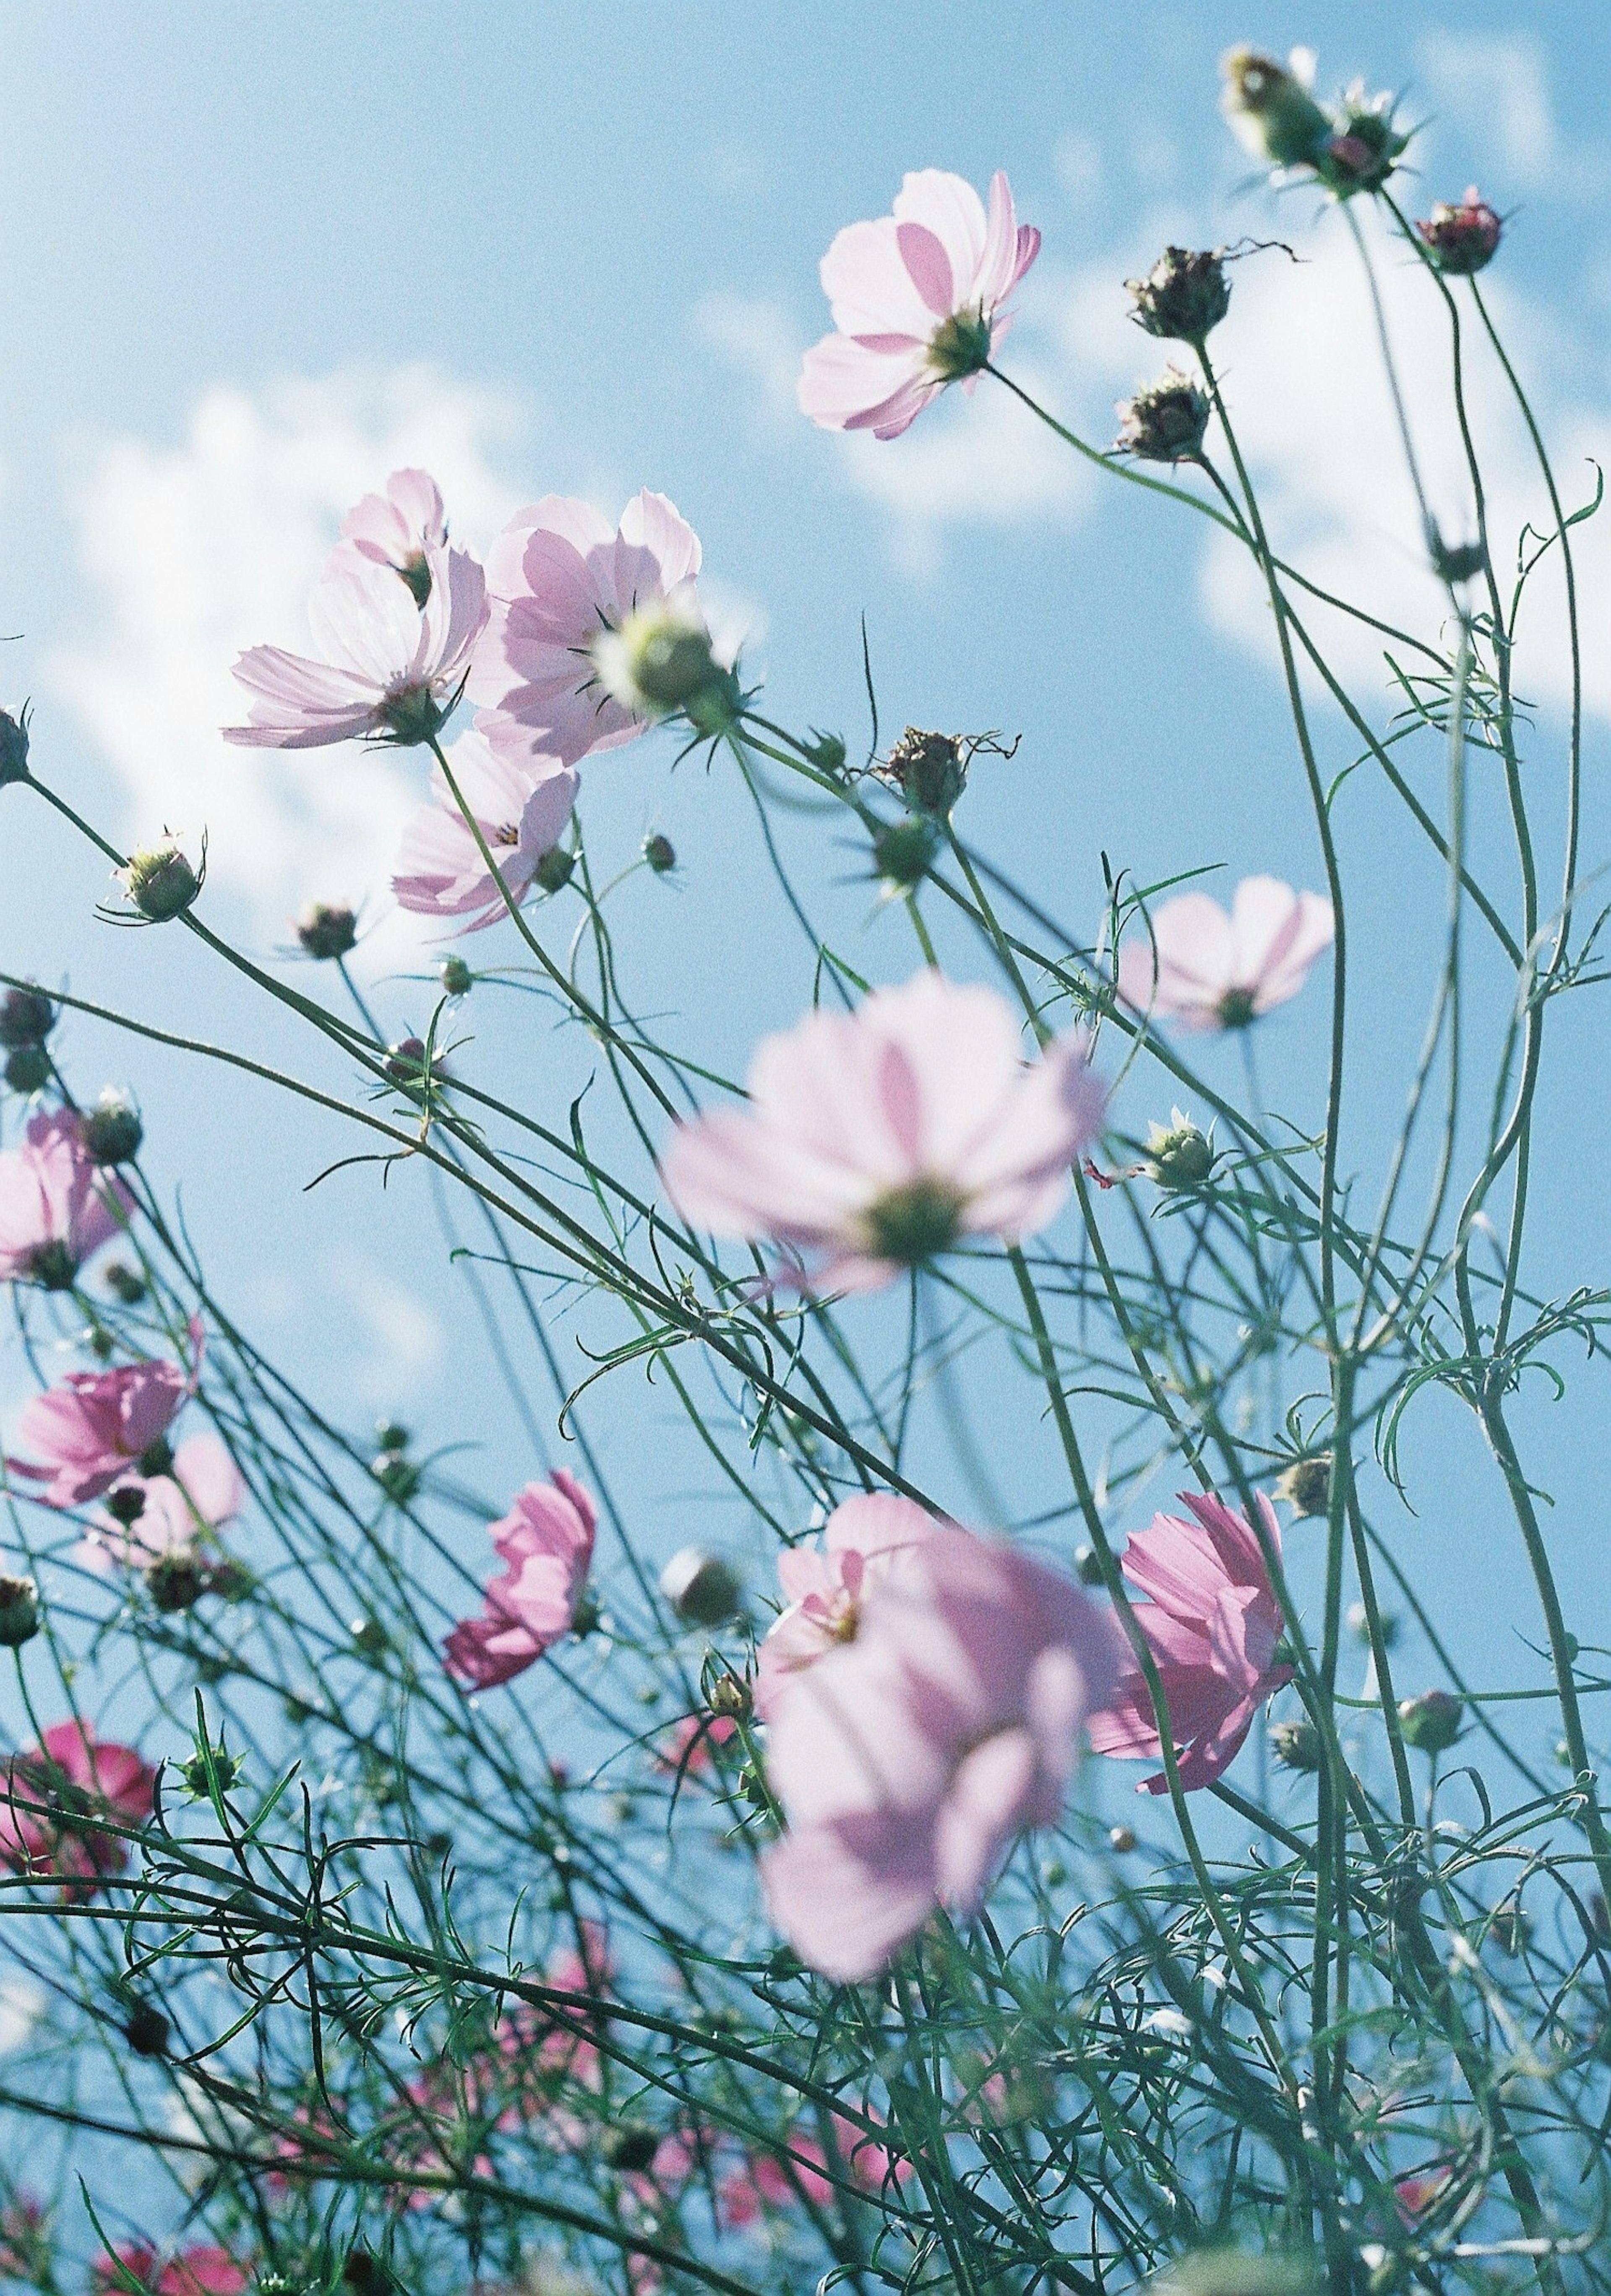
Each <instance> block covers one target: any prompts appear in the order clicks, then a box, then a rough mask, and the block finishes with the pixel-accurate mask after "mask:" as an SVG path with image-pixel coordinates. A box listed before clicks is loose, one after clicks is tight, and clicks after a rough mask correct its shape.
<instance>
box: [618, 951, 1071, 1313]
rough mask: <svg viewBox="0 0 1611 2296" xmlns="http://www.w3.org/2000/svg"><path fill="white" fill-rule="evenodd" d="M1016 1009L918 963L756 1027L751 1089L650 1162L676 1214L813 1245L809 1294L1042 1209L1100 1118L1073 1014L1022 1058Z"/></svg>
mask: <svg viewBox="0 0 1611 2296" xmlns="http://www.w3.org/2000/svg"><path fill="white" fill-rule="evenodd" d="M1019 1046H1020V1039H1019V1032H1018V1023H1017V1021H1015V1020H1014V1018H1013V1015H1012V1011H1011V1008H1010V1006H1009V1005H1007V1004H1006V1002H1005V1001H1004V999H1003V998H1002V997H1000V996H996V995H995V993H994V990H992V989H988V988H958V987H956V986H954V985H953V983H952V982H951V981H948V980H945V979H943V978H942V976H941V975H940V974H939V973H937V972H920V973H919V974H918V975H917V976H916V978H915V979H914V980H910V981H908V982H907V984H906V986H905V987H904V988H880V989H878V990H875V991H874V993H873V994H872V995H871V996H869V997H868V998H867V1000H866V1002H865V1003H864V1004H863V1005H861V1007H860V1008H859V1009H858V1010H857V1011H856V1012H855V1013H850V1014H847V1015H846V1014H841V1013H811V1014H810V1015H809V1016H808V1017H807V1018H806V1020H804V1021H800V1022H799V1024H798V1025H797V1027H796V1028H794V1029H790V1030H789V1033H788V1035H787V1036H779V1037H767V1038H766V1039H765V1042H764V1043H763V1044H762V1045H761V1046H759V1048H758V1050H757V1051H756V1055H755V1058H754V1060H753V1061H752V1062H751V1063H750V1069H749V1079H748V1083H749V1104H748V1107H746V1108H724V1109H717V1110H716V1111H712V1112H711V1113H710V1114H708V1115H705V1116H701V1117H699V1118H697V1119H695V1120H694V1121H692V1122H691V1123H688V1124H683V1125H681V1126H679V1128H677V1130H676V1131H675V1132H674V1133H673V1135H672V1136H671V1139H670V1141H669V1143H668V1144H667V1146H666V1153H665V1156H664V1158H663V1160H662V1162H661V1176H662V1177H663V1179H664V1180H665V1183H666V1193H668V1194H669V1196H670V1197H671V1200H672V1201H673V1203H674V1204H675V1206H676V1208H677V1210H678V1211H679V1212H680V1213H681V1214H682V1216H683V1218H684V1219H685V1220H687V1221H689V1222H690V1223H691V1225H692V1226H696V1227H701V1228H707V1229H708V1230H709V1231H710V1232H711V1233H712V1234H716V1235H731V1236H743V1237H746V1238H759V1237H763V1236H765V1237H770V1238H771V1239H772V1240H773V1242H777V1243H780V1244H782V1245H784V1246H785V1247H786V1248H787V1249H788V1250H789V1251H791V1252H793V1253H795V1254H799V1253H801V1252H811V1253H815V1254H821V1255H822V1259H821V1264H820V1265H819V1266H818V1267H816V1268H815V1270H814V1272H797V1275H796V1276H795V1279H794V1280H797V1281H798V1282H800V1283H804V1284H806V1285H807V1286H808V1287H809V1288H810V1289H812V1290H814V1291H828V1290H832V1291H838V1292H861V1291H870V1290H871V1289H873V1288H875V1287H876V1286H877V1285H879V1284H880V1283H888V1282H889V1281H890V1280H891V1278H892V1277H893V1276H895V1275H896V1274H897V1273H898V1272H899V1270H900V1269H901V1268H903V1267H920V1266H921V1265H922V1264H923V1263H924V1262H925V1261H927V1260H928V1259H933V1258H934V1257H935V1256H936V1254H938V1253H940V1252H943V1251H949V1250H950V1249H951V1247H952V1246H953V1244H955V1243H956V1242H958V1241H959V1240H960V1239H961V1237H963V1236H967V1235H994V1236H997V1237H1000V1238H1002V1240H1003V1241H1006V1242H1016V1241H1017V1240H1018V1238H1019V1237H1021V1236H1025V1235H1031V1234H1034V1233H1035V1232H1036V1230H1038V1229H1040V1228H1043V1227H1044V1226H1047V1224H1048V1223H1049V1222H1050V1221H1051V1218H1053V1217H1054V1215H1055V1214H1056V1212H1057V1211H1058V1210H1059V1206H1060V1205H1061V1203H1062V1201H1063V1199H1064V1197H1065V1195H1066V1194H1067V1191H1068V1185H1069V1167H1070V1165H1071V1164H1072V1163H1073V1161H1074V1160H1075V1158H1076V1157H1077V1156H1078V1155H1079V1153H1080V1152H1081V1150H1082V1149H1083V1148H1084V1147H1085V1146H1086V1145H1087V1144H1089V1143H1090V1142H1091V1141H1092V1140H1093V1139H1094V1138H1095V1136H1096V1135H1097V1132H1098V1131H1099V1130H1100V1126H1101V1121H1102V1111H1103V1108H1104V1106H1105V1094H1104V1089H1103V1087H1102V1085H1101V1083H1100V1080H1099V1079H1098V1078H1096V1077H1094V1076H1093V1075H1092V1071H1091V1067H1090V1055H1091V1040H1090V1038H1089V1037H1088V1036H1087V1035H1086V1034H1085V1032H1084V1030H1083V1029H1075V1031H1074V1032H1073V1033H1072V1034H1071V1035H1069V1036H1067V1037H1060V1038H1059V1040H1058V1042H1057V1043H1055V1044H1053V1045H1050V1046H1047V1048H1046V1050H1045V1052H1044V1053H1043V1054H1042V1055H1041V1057H1040V1058H1039V1059H1038V1060H1037V1061H1035V1062H1033V1064H1031V1065H1030V1066H1028V1067H1026V1066H1025V1064H1024V1062H1023V1059H1022V1057H1021V1054H1020V1049H1019Z"/></svg>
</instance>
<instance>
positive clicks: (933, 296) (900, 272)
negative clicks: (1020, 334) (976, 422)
mask: <svg viewBox="0 0 1611 2296" xmlns="http://www.w3.org/2000/svg"><path fill="white" fill-rule="evenodd" d="M1040 244H1041V234H1040V233H1039V232H1038V231H1036V230H1034V227H1033V226H1032V225H1029V224H1020V223H1019V222H1018V218H1017V217H1016V216H1015V214H1014V212H1013V206H1012V193H1011V192H1010V190H1009V188H1008V184H1007V178H1006V176H1004V175H1002V174H1001V173H1000V172H999V171H998V172H997V173H996V174H995V175H994V176H992V178H991V182H990V211H989V213H988V215H986V213H985V206H984V202H983V201H981V199H980V198H979V195H978V193H977V192H976V191H975V190H974V188H973V185H972V184H969V183H967V182H965V181H964V180H963V178H962V177H961V176H948V175H946V174H945V172H944V171H943V170H942V169H940V168H922V169H921V170H920V172H919V173H917V174H916V175H912V176H907V177H906V178H905V180H904V183H903V184H902V185H901V190H900V195H899V197H898V198H897V199H896V201H895V213H894V214H893V215H887V216H880V217H879V218H878V220H877V222H876V223H853V224H851V225H849V226H848V227H847V228H846V230H844V231H842V232H840V233H839V234H838V238H837V239H836V240H835V241H834V242H833V245H832V246H831V247H830V249H829V250H828V252H827V254H826V255H825V256H824V257H823V258H822V291H823V293H824V294H825V295H826V296H827V297H828V299H829V301H830V303H831V305H832V306H833V324H834V328H835V332H834V333H832V334H830V335H825V336H824V337H823V338H822V341H821V342H820V343H818V344H817V345H816V346H815V348H814V349H812V350H808V351H807V352H806V365H805V368H804V370H803V372H802V373H801V375H800V383H799V401H800V408H801V412H802V413H803V414H809V415H810V417H811V419H812V421H813V422H818V423H821V425H822V428H823V429H824V430H871V432H872V434H873V436H874V438H876V439H895V438H898V437H899V435H900V433H901V432H902V431H903V430H905V428H906V426H907V424H908V423H909V422H912V419H913V417H914V416H916V415H918V414H920V413H921V412H922V410H923V408H924V407H925V406H928V402H929V400H930V399H931V398H936V397H937V396H938V394H939V393H940V392H941V391H942V390H944V389H945V386H946V384H947V383H949V382H957V381H961V385H962V388H963V389H964V390H971V389H973V388H974V385H975V384H976V382H977V380H978V373H979V370H980V368H981V367H983V366H984V365H985V361H986V360H987V359H988V358H989V357H990V355H991V353H992V351H993V350H994V348H995V346H996V344H997V343H999V342H1000V341H1001V340H1002V337H1003V336H1004V335H1005V333H1006V332H1007V330H1008V327H1009V326H1010V324H1011V322H1010V318H1009V316H1008V314H1007V311H1006V309H1005V305H1006V301H1007V298H1008V297H1009V296H1010V294H1011V292H1012V291H1013V289H1014V288H1015V287H1016V286H1017V285H1018V281H1019V280H1020V279H1021V278H1022V277H1023V275H1024V274H1025V272H1026V271H1027V270H1028V268H1029V266H1030V265H1031V264H1032V263H1033V262H1034V258H1035V256H1036V255H1037V253H1038V252H1039V250H1040Z"/></svg>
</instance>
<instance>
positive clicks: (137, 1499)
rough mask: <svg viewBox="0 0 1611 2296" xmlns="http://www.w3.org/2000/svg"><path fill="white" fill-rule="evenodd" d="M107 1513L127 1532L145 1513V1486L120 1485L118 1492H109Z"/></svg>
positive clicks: (136, 1484)
mask: <svg viewBox="0 0 1611 2296" xmlns="http://www.w3.org/2000/svg"><path fill="white" fill-rule="evenodd" d="M106 1512H107V1513H108V1514H109V1515H110V1517H111V1519H112V1521H114V1522H120V1523H121V1524H122V1525H123V1528H124V1529H125V1530H127V1529H128V1528H129V1525H130V1524H131V1523H136V1522H138V1521H139V1520H140V1518H141V1516H142V1515H143V1513H145V1486H144V1484H143V1483H119V1485H118V1488H116V1490H111V1491H108V1493H107V1494H106Z"/></svg>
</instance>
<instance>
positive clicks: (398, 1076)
mask: <svg viewBox="0 0 1611 2296" xmlns="http://www.w3.org/2000/svg"><path fill="white" fill-rule="evenodd" d="M381 1065H382V1067H383V1068H384V1069H385V1070H386V1073H387V1075H388V1077H389V1078H391V1080H392V1082H393V1083H394V1084H401V1085H409V1086H412V1087H414V1088H415V1089H418V1088H419V1087H421V1086H422V1085H423V1084H424V1083H425V1081H426V1076H425V1041H424V1039H423V1037H403V1038H401V1039H400V1041H399V1042H398V1043H397V1044H395V1045H394V1046H392V1047H391V1050H390V1051H389V1052H388V1054H387V1055H386V1058H385V1060H384V1061H383V1062H382V1063H381ZM446 1069H447V1063H446V1061H445V1060H444V1059H443V1057H442V1055H441V1054H440V1053H438V1054H437V1055H436V1057H435V1059H434V1060H433V1061H432V1062H431V1064H430V1078H431V1081H432V1082H433V1083H436V1084H440V1083H441V1081H442V1079H443V1077H444V1076H445V1075H446Z"/></svg>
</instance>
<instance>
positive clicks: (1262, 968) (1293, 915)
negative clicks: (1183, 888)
mask: <svg viewBox="0 0 1611 2296" xmlns="http://www.w3.org/2000/svg"><path fill="white" fill-rule="evenodd" d="M1334 930H1335V920H1334V918H1333V916H1332V913H1331V904H1330V902H1329V901H1324V900H1322V899H1321V897H1320V895H1319V894H1318V893H1295V892H1294V891H1293V890H1292V888H1291V886H1290V885H1283V884H1282V883H1281V881H1280V879H1279V878H1277V877H1244V878H1243V880H1242V881H1241V883H1240V884H1239V886H1238V887H1237V889H1236V898H1235V899H1234V901H1233V902H1232V904H1231V914H1230V915H1229V916H1227V915H1226V914H1225V912H1224V910H1223V909H1222V908H1221V906H1220V905H1219V903H1218V902H1217V901H1212V900H1210V899H1209V898H1208V896H1207V894H1206V893H1182V894H1180V895H1179V896H1178V898H1176V899H1174V900H1173V901H1165V903H1164V906H1163V907H1162V908H1161V909H1159V910H1158V912H1157V915H1156V916H1155V917H1154V918H1153V920H1152V931H1153V937H1154V939H1156V940H1157V960H1156V963H1155V961H1154V956H1153V948H1152V942H1151V941H1149V939H1147V938H1146V937H1145V936H1144V935H1143V936H1141V938H1139V939H1134V940H1128V941H1126V942H1125V944H1124V947H1123V948H1122V949H1121V950H1120V951H1119V995H1120V996H1122V997H1123V998H1124V1002H1125V1004H1126V1005H1130V1006H1131V1007H1132V1009H1133V1011H1135V1012H1137V1013H1148V1012H1150V1013H1159V1014H1163V1015H1165V1016H1166V1017H1167V1018H1168V1019H1170V1020H1172V1021H1177V1022H1178V1023H1179V1024H1180V1026H1181V1027H1182V1029H1194V1030H1200V1029H1245V1028H1246V1027H1247V1024H1248V1022H1249V1021H1255V1020H1256V1019H1257V1018H1258V1016H1259V1014H1260V1013H1268V1012H1269V1011H1270V1010H1271V1008H1272V1006H1273V1005H1285V1004H1286V1003H1287V1001H1288V998H1289V997H1293V996H1296V995H1297V992H1298V990H1299V989H1300V988H1302V987H1303V985H1304V981H1305V980H1307V979H1308V976H1309V968H1310V966H1311V965H1312V964H1313V963H1314V960H1315V958H1316V957H1317V956H1318V955H1320V953H1321V949H1323V948H1329V947H1330V945H1331V939H1332V934H1333V931H1334Z"/></svg>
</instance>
